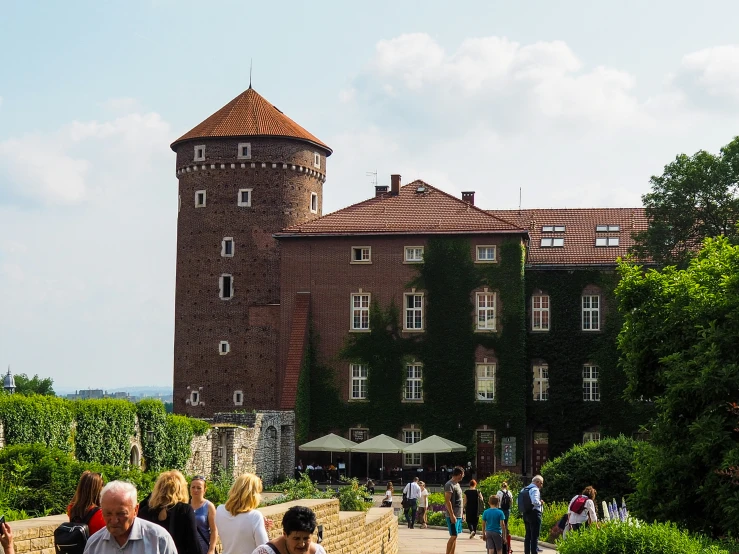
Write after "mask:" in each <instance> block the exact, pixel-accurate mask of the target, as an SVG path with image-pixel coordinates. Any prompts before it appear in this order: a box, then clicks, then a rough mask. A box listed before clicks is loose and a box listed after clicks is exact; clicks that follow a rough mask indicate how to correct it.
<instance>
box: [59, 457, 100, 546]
mask: <svg viewBox="0 0 739 554" xmlns="http://www.w3.org/2000/svg"><path fill="white" fill-rule="evenodd" d="M102 489H103V477H102V476H101V475H100V474H99V473H93V472H92V471H85V472H83V473H82V475H81V476H80V480H79V483H77V490H76V491H75V492H74V497H73V498H72V502H70V503H69V506H67V515H68V516H69V521H73V522H76V523H87V527H88V529H89V530H90V536H92V535H93V533H96V532H98V531H100V529H102V528H103V527H105V520H103V512H102V511H101V510H100V504H99V502H100V491H101V490H102Z"/></svg>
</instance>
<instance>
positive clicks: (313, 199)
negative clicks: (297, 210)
mask: <svg viewBox="0 0 739 554" xmlns="http://www.w3.org/2000/svg"><path fill="white" fill-rule="evenodd" d="M310 213H312V214H317V213H318V194H316V193H315V192H311V193H310Z"/></svg>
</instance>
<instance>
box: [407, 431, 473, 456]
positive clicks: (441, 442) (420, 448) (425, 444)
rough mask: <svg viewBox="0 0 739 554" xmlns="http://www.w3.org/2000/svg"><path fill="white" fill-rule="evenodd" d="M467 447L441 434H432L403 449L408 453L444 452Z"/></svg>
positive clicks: (461, 450) (463, 449)
mask: <svg viewBox="0 0 739 554" xmlns="http://www.w3.org/2000/svg"><path fill="white" fill-rule="evenodd" d="M465 450H467V447H466V446H465V445H463V444H459V443H458V442H454V441H450V440H449V439H445V438H444V437H440V436H439V435H431V436H430V437H426V438H425V439H423V440H420V441H418V442H414V443H413V444H407V445H406V446H405V448H404V449H403V452H405V453H406V454H441V453H443V452H464V451H465Z"/></svg>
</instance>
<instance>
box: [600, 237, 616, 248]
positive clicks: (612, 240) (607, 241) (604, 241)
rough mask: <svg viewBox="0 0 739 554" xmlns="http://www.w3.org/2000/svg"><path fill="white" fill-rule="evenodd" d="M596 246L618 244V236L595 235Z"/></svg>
mask: <svg viewBox="0 0 739 554" xmlns="http://www.w3.org/2000/svg"><path fill="white" fill-rule="evenodd" d="M595 246H618V237H595Z"/></svg>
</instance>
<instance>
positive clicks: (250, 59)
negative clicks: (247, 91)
mask: <svg viewBox="0 0 739 554" xmlns="http://www.w3.org/2000/svg"><path fill="white" fill-rule="evenodd" d="M251 66H252V58H249V88H251Z"/></svg>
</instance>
